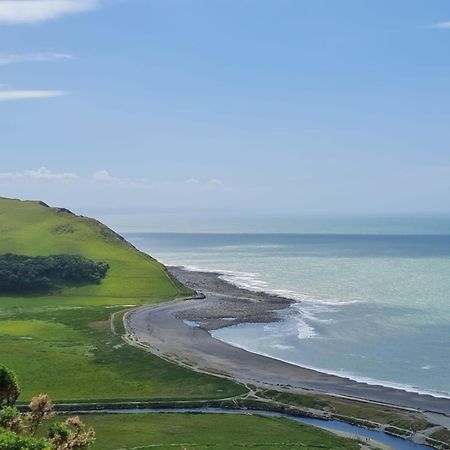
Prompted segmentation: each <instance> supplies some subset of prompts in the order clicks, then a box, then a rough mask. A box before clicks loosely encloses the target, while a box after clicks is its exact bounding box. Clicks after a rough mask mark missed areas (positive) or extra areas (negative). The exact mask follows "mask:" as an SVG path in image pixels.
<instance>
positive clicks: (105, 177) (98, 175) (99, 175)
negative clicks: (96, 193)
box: [92, 170, 120, 182]
mask: <svg viewBox="0 0 450 450" xmlns="http://www.w3.org/2000/svg"><path fill="white" fill-rule="evenodd" d="M92 178H93V179H94V180H95V181H107V182H111V181H120V180H119V178H116V177H113V176H112V175H110V173H109V172H108V171H107V170H98V171H97V172H95V173H94V174H93V175H92Z"/></svg>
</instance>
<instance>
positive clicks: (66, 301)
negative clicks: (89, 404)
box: [0, 198, 243, 400]
mask: <svg viewBox="0 0 450 450" xmlns="http://www.w3.org/2000/svg"><path fill="white" fill-rule="evenodd" d="M7 252H10V253H17V254H24V255H30V256H37V255H51V254H58V253H70V254H79V255H82V256H85V257H88V258H91V259H93V260H98V261H105V262H107V263H108V264H109V265H110V269H109V271H108V273H107V275H106V278H105V279H104V280H102V282H101V283H100V284H98V285H96V284H91V285H84V286H79V287H73V286H72V287H66V288H64V289H62V291H61V292H58V293H56V294H55V293H53V294H52V295H39V296H37V295H27V296H19V295H15V296H14V295H7V294H3V295H2V294H1V293H0V363H2V364H5V365H7V366H9V367H11V368H12V369H13V370H15V371H16V372H17V374H18V376H19V379H20V381H21V385H22V387H23V390H22V391H23V392H22V397H21V399H22V400H26V399H28V398H30V397H31V396H32V395H33V394H36V393H37V392H46V393H48V394H50V395H51V396H52V397H53V398H54V399H55V400H99V399H102V400H111V399H152V398H174V399H177V398H180V399H181V398H182V399H190V398H210V397H223V396H226V395H234V394H236V393H240V392H242V390H243V389H242V387H240V386H238V385H235V384H233V383H231V382H228V381H224V380H221V379H218V378H215V377H211V376H206V375H198V374H195V373H193V372H191V371H189V370H186V369H182V368H180V367H177V366H175V365H172V364H169V363H167V362H165V361H163V360H161V359H159V358H157V357H155V356H153V355H150V354H148V353H145V352H143V351H140V350H137V349H134V348H131V347H128V346H126V345H125V344H124V343H123V341H122V340H121V337H120V335H119V334H115V333H114V332H112V331H111V324H110V320H109V319H110V317H111V315H112V314H114V313H119V312H121V311H123V310H124V308H127V307H130V305H141V304H151V303H159V302H163V301H167V300H171V299H175V298H178V297H183V296H187V295H190V294H192V291H190V290H188V289H186V288H184V287H183V286H182V285H181V284H180V283H178V282H177V281H176V280H174V279H173V278H172V277H171V276H170V275H169V274H168V272H167V271H166V270H165V268H164V266H163V265H162V264H160V263H159V262H157V261H156V260H154V259H153V258H151V257H150V256H148V255H146V254H144V253H142V252H140V251H138V250H137V249H135V248H134V247H133V246H132V245H131V244H129V243H128V242H126V241H125V240H123V238H121V237H120V236H118V235H117V234H115V233H114V232H113V231H112V230H110V229H109V228H107V227H106V226H104V225H102V224H101V223H100V222H98V221H96V220H94V219H89V218H86V217H81V216H76V215H74V214H72V213H71V212H70V211H67V210H65V209H58V208H50V207H48V206H47V205H45V204H43V203H41V202H29V201H19V200H11V199H3V198H1V199H0V254H2V253H7ZM118 317H119V320H118V324H119V327H120V316H118Z"/></svg>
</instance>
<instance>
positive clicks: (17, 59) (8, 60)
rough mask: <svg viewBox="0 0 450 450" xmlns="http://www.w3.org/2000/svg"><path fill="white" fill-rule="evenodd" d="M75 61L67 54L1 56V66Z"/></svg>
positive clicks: (47, 53) (48, 53)
mask: <svg viewBox="0 0 450 450" xmlns="http://www.w3.org/2000/svg"><path fill="white" fill-rule="evenodd" d="M68 59H73V56H72V55H69V54H67V53H52V52H46V53H22V54H9V55H1V54H0V65H7V64H15V63H22V62H44V61H58V60H68Z"/></svg>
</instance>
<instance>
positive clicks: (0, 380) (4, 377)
mask: <svg viewBox="0 0 450 450" xmlns="http://www.w3.org/2000/svg"><path fill="white" fill-rule="evenodd" d="M19 395H20V388H19V383H18V381H17V377H16V374H15V373H14V372H13V371H12V370H11V369H8V368H7V367H5V366H0V408H3V407H4V406H13V405H14V404H15V403H16V400H17V399H18V398H19Z"/></svg>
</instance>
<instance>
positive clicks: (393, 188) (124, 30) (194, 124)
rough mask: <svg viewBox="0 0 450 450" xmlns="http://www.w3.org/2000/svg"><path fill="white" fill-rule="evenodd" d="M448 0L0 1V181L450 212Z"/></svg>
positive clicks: (203, 200) (9, 193) (95, 201)
mask: <svg viewBox="0 0 450 450" xmlns="http://www.w3.org/2000/svg"><path fill="white" fill-rule="evenodd" d="M449 55H450V3H449V2H448V0H421V1H419V0H367V1H361V0H340V1H335V0H328V1H326V0H0V156H1V158H0V195H2V196H6V197H19V198H24V199H40V200H43V201H46V202H47V203H50V204H52V205H58V206H65V207H69V208H72V209H75V210H78V211H83V210H89V209H93V208H104V209H105V210H107V209H110V210H116V209H117V210H120V209H122V210H123V209H129V210H152V209H155V210H157V209H159V210H161V209H167V210H182V209H185V208H186V209H191V210H202V211H215V210H220V211H222V213H223V211H228V210H230V211H231V210H233V211H247V212H248V211H254V212H255V214H256V213H263V214H267V215H270V214H273V215H276V214H285V213H295V214H300V213H308V214H309V213H312V214H314V213H339V214H360V213H361V214H366V213H375V214H377V213H380V214H381V213H386V214H397V213H399V214H400V213H401V214H403V213H414V214H425V213H430V212H433V213H434V212H438V213H450V57H449Z"/></svg>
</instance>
